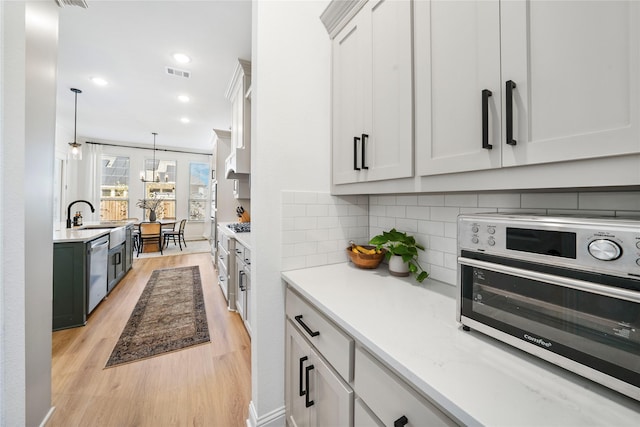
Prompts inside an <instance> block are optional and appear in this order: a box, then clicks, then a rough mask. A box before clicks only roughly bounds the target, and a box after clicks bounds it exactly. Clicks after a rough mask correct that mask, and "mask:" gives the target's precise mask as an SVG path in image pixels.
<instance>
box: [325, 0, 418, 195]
mask: <svg viewBox="0 0 640 427" xmlns="http://www.w3.org/2000/svg"><path fill="white" fill-rule="evenodd" d="M411 21H412V13H411V2H410V1H405V0H378V1H368V2H366V4H364V6H363V7H362V9H360V10H359V11H358V13H357V14H356V15H355V16H354V17H353V19H351V20H350V21H349V23H348V24H347V25H346V26H345V27H344V28H343V29H342V30H341V31H340V32H339V33H338V34H337V35H336V36H335V38H334V39H333V135H332V148H333V149H332V166H333V183H334V184H345V183H354V182H365V181H378V180H388V179H394V178H404V177H411V176H413V126H412V125H413V108H412V105H413V87H412V74H413V73H412V65H411V64H412V60H411V57H412V56H411V54H412V51H411V41H412V32H411V31H412V30H411V28H412V27H411Z"/></svg>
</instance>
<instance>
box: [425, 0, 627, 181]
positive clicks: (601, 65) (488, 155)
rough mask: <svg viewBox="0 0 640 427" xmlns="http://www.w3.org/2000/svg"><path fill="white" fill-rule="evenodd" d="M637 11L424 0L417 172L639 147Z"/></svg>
mask: <svg viewBox="0 0 640 427" xmlns="http://www.w3.org/2000/svg"><path fill="white" fill-rule="evenodd" d="M639 10H640V8H639V4H638V2H635V1H502V2H499V1H489V0H486V1H460V2H457V1H431V2H416V3H415V17H416V22H415V31H416V41H415V67H416V157H417V162H416V163H417V174H418V175H421V176H426V175H437V174H443V173H451V172H464V171H473V170H482V169H494V168H499V167H503V166H520V165H533V164H542V163H551V162H561V161H572V160H580V159H588V158H598V157H608V156H617V155H623V154H629V153H637V152H638V151H640V150H639V149H640V126H639V124H640V123H639V119H640V110H639V106H638V105H639V99H640V88H639V86H638V81H639V78H638V77H639V76H640V68H639V53H640V34H639V33H638V28H639V25H640V19H639Z"/></svg>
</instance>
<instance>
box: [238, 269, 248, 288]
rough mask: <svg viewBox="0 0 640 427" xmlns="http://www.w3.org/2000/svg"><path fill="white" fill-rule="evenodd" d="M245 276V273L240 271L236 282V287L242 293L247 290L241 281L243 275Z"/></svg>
mask: <svg viewBox="0 0 640 427" xmlns="http://www.w3.org/2000/svg"><path fill="white" fill-rule="evenodd" d="M245 274H246V273H245V272H244V271H241V272H240V274H239V277H238V282H239V283H238V287H239V288H240V290H241V291H243V292H244V291H246V290H247V287H246V286H245V285H244V283H243V282H244V280H242V279H244V275H245Z"/></svg>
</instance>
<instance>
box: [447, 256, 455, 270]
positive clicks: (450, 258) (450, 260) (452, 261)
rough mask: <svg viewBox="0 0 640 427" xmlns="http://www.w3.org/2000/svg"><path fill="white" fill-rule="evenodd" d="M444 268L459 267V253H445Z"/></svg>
mask: <svg viewBox="0 0 640 427" xmlns="http://www.w3.org/2000/svg"><path fill="white" fill-rule="evenodd" d="M444 268H449V269H451V270H456V269H457V268H458V254H444Z"/></svg>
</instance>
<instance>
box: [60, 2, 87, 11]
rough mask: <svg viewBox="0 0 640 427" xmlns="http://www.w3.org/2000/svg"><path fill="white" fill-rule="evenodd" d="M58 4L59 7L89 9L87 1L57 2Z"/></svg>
mask: <svg viewBox="0 0 640 427" xmlns="http://www.w3.org/2000/svg"><path fill="white" fill-rule="evenodd" d="M56 3H58V6H60V7H65V6H80V7H83V8H85V9H86V8H87V7H89V6H88V5H87V2H86V0H56Z"/></svg>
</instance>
